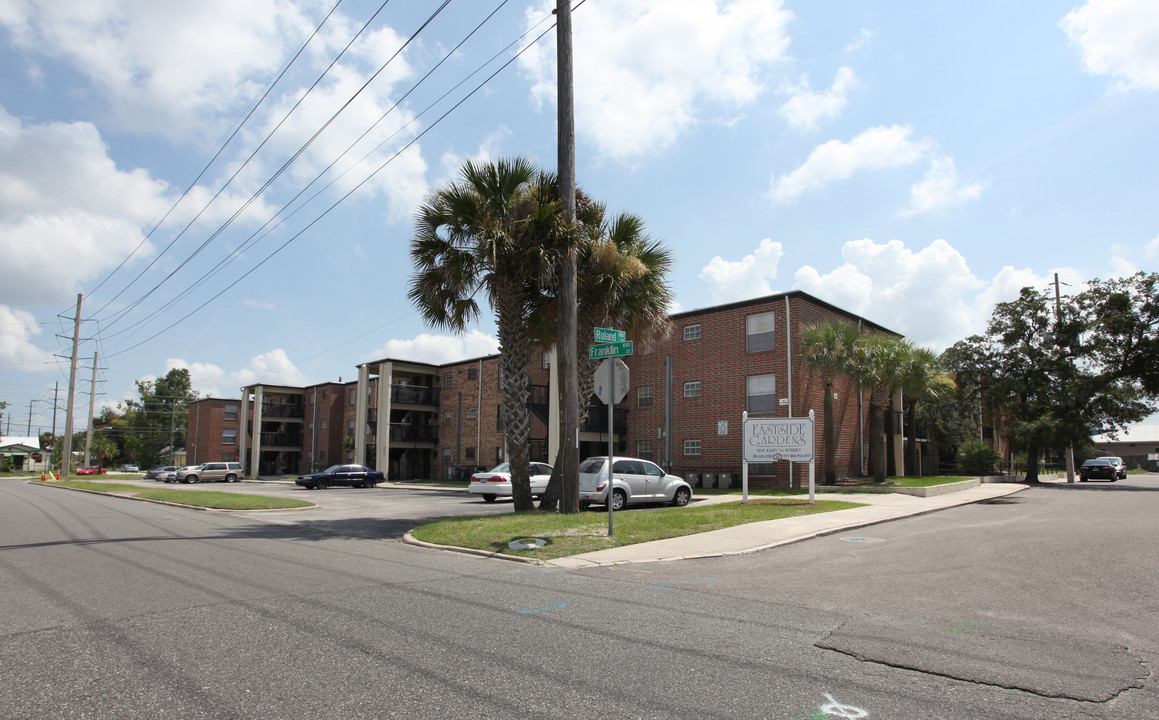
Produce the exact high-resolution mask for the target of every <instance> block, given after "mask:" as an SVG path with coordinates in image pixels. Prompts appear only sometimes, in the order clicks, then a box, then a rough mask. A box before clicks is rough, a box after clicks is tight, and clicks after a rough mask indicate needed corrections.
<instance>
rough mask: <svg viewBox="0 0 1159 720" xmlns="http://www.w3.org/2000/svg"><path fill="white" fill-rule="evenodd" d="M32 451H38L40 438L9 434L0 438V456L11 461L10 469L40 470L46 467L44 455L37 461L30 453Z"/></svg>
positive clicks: (38, 452)
mask: <svg viewBox="0 0 1159 720" xmlns="http://www.w3.org/2000/svg"><path fill="white" fill-rule="evenodd" d="M33 453H36V454H38V455H39V454H41V453H40V438H38V437H16V436H15V435H10V436H8V437H4V438H0V457H4V458H6V459H8V460H9V461H10V462H11V463H12V469H13V470H15V471H17V472H20V471H34V470H35V471H40V470H43V469H45V468H46V467H47V465H46V464H45V463H46V462H47V458H46V457H42V459H41V460H40V461H39V462H38V461H36V460H35V459H34V458H33V457H32V455H33Z"/></svg>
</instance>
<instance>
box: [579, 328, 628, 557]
mask: <svg viewBox="0 0 1159 720" xmlns="http://www.w3.org/2000/svg"><path fill="white" fill-rule="evenodd" d="M626 337H627V334H626V333H625V332H624V331H623V330H610V329H608V328H596V331H595V341H596V343H597V344H596V345H592V346H591V347H589V348H588V358H590V359H592V360H595V359H597V358H604V361H603V362H602V363H600V366H599V367H598V368H597V369H596V372H595V376H594V378H593V379H594V380H595V384H596V387H595V390H596V395H598V396H599V398H600V400H602V401H603V402H604V403H606V404H607V406H608V494H607V496H606V497H605V498H604V502H605V504H606V505H607V508H608V537H612V536H613V535H614V534H615V526H614V524H613V521H612V498H613V497H615V495H614V494H613V493H612V477H613V475H612V463H613V462H614V460H615V447H614V443H613V440H612V433H613V431H614V430H615V408H616V403H618V402H620V401H621V400H623V399H624V396H625V395H627V394H628V385H629V378H630V377H631V376H630V374H629V372H628V366H627V365H625V364H624V361H623V360H620V357H622V356H625V355H631V354H632V341H631V340H627V339H626ZM617 379H618V382H617ZM605 389H606V390H607V394H605V393H604V390H605Z"/></svg>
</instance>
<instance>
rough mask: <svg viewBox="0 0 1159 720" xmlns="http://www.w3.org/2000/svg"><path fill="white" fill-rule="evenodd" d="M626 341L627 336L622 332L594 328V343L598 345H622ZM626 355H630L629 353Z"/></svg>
mask: <svg viewBox="0 0 1159 720" xmlns="http://www.w3.org/2000/svg"><path fill="white" fill-rule="evenodd" d="M627 339H628V334H627V333H625V332H624V331H623V330H610V329H608V328H596V342H598V343H622V342H624V341H625V340H627ZM628 354H629V355H631V353H628Z"/></svg>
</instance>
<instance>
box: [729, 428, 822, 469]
mask: <svg viewBox="0 0 1159 720" xmlns="http://www.w3.org/2000/svg"><path fill="white" fill-rule="evenodd" d="M744 459H745V460H747V461H748V462H755V463H770V462H777V461H778V460H788V461H790V462H809V461H811V460H812V459H813V421H812V420H811V419H810V418H805V417H800V418H749V419H747V420H745V423H744Z"/></svg>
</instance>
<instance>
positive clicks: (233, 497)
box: [37, 480, 314, 510]
mask: <svg viewBox="0 0 1159 720" xmlns="http://www.w3.org/2000/svg"><path fill="white" fill-rule="evenodd" d="M37 482H39V481H37ZM41 484H43V485H56V486H59V487H67V488H73V489H74V490H89V491H91V492H102V493H109V494H111V495H129V496H131V497H137V498H142V499H145V500H156V501H158V502H167V503H173V504H176V505H189V506H192V507H201V508H209V509H212V510H285V509H289V508H301V507H313V506H314V503H312V502H306V501H305V500H291V499H288V498H276V497H268V496H266V495H246V494H242V493H228V492H214V491H213V490H169V489H166V488H143V487H140V486H139V485H128V484H126V483H114V482H96V481H84V480H61V481H53V482H44V483H41Z"/></svg>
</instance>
